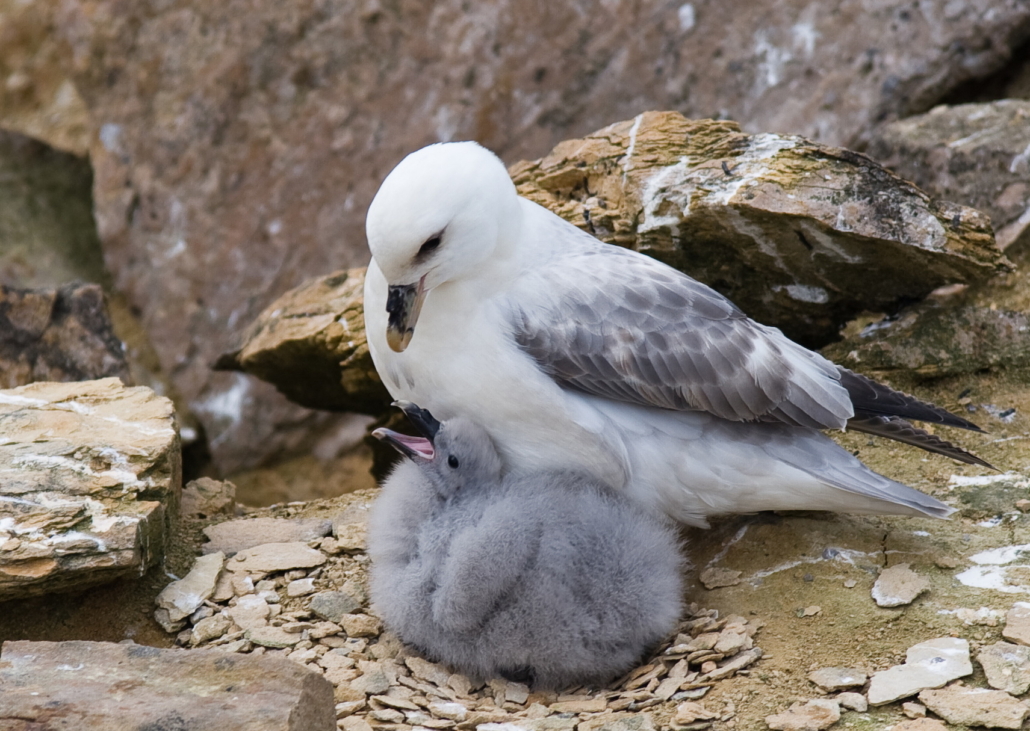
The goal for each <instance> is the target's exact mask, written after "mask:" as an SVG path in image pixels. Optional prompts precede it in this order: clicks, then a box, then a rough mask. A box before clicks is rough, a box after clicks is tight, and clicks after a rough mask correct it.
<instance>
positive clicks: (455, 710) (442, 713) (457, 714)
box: [429, 703, 469, 722]
mask: <svg viewBox="0 0 1030 731" xmlns="http://www.w3.org/2000/svg"><path fill="white" fill-rule="evenodd" d="M429 712H430V713H432V714H433V715H434V716H437V717H438V718H446V719H448V720H451V721H458V722H460V721H464V720H465V719H466V718H468V714H469V711H468V708H466V707H465V706H463V705H462V704H460V703H430V704H429Z"/></svg>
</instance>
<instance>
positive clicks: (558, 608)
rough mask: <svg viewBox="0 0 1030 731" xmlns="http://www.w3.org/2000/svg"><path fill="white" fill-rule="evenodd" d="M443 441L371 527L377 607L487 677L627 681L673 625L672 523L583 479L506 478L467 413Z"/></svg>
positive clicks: (679, 568) (389, 492) (676, 612)
mask: <svg viewBox="0 0 1030 731" xmlns="http://www.w3.org/2000/svg"><path fill="white" fill-rule="evenodd" d="M434 447H435V454H434V456H433V458H432V459H431V460H426V459H420V458H414V459H404V460H402V462H401V463H400V464H399V465H398V466H397V468H396V469H395V471H394V472H393V473H392V474H391V475H390V477H389V478H388V479H387V480H386V481H385V483H384V484H383V489H382V493H381V495H380V497H379V498H378V500H377V501H376V503H375V505H374V507H373V509H372V513H371V516H370V521H369V538H368V547H369V555H370V556H371V558H372V570H371V593H372V603H373V608H374V609H375V611H376V612H377V613H378V614H379V616H381V617H382V619H383V620H384V622H385V624H386V626H387V627H388V628H389V629H391V630H392V631H393V632H395V633H396V634H397V635H398V636H399V637H400V638H401V639H402V640H403V641H404V642H405V643H407V644H408V645H411V646H413V647H414V648H416V649H417V650H418V651H419V652H421V653H422V654H423V655H425V656H426V657H427V658H429V659H431V660H434V661H438V662H443V663H445V664H447V665H450V666H451V667H453V668H454V669H456V670H458V671H460V672H462V673H465V674H466V675H468V676H470V677H472V678H475V679H479V680H484V679H488V678H492V677H497V676H500V677H504V678H507V679H509V680H516V681H520V682H525V683H528V684H530V685H532V686H534V687H538V688H561V687H567V686H571V685H576V684H600V683H604V682H605V681H608V680H610V679H612V678H614V677H616V676H618V675H620V674H621V673H623V672H625V671H626V670H628V669H629V668H631V667H632V666H633V665H634V663H635V662H636V661H638V660H639V659H640V658H641V657H642V655H644V653H645V652H646V651H647V650H648V649H649V648H650V647H652V646H653V645H655V644H657V643H658V642H660V641H661V640H662V639H664V638H665V637H666V636H668V635H669V634H670V633H671V632H672V631H673V629H674V628H675V626H676V623H677V621H678V619H679V617H680V615H681V612H682V591H683V587H682V578H681V577H682V573H683V569H684V560H683V558H682V556H681V554H680V552H679V537H678V534H677V533H676V531H675V530H674V529H673V528H672V527H671V525H670V524H669V523H668V522H666V521H665V520H664V519H662V518H658V517H655V516H652V515H650V514H647V513H645V512H643V511H642V510H641V509H639V508H637V507H636V506H635V505H634V504H632V503H631V502H630V501H629V500H627V499H625V498H623V497H621V496H619V495H617V494H613V493H611V492H610V491H608V490H606V489H605V488H603V487H601V486H600V485H598V484H596V483H594V482H591V481H590V480H588V479H587V478H586V477H582V476H579V475H576V474H572V473H541V474H531V475H523V476H517V475H516V476H511V475H509V476H506V477H504V478H503V479H502V478H501V476H500V473H501V460H500V458H499V457H498V454H497V452H496V450H495V448H494V445H493V444H492V443H491V442H490V439H489V437H488V436H487V435H486V433H485V431H483V430H482V429H480V428H479V427H478V426H476V425H474V424H473V423H472V422H470V421H468V420H466V419H463V418H455V419H452V420H450V421H447V422H444V424H443V425H442V426H441V427H440V430H439V432H438V433H437V435H436V437H435V439H434ZM452 458H453V459H452ZM454 459H457V464H458V466H457V467H456V468H455V467H452V466H450V465H453V464H454Z"/></svg>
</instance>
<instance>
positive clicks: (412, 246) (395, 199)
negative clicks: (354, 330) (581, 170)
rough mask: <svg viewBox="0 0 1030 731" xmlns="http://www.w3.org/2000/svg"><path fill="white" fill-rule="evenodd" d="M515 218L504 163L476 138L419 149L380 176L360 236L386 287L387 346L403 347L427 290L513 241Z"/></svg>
mask: <svg viewBox="0 0 1030 731" xmlns="http://www.w3.org/2000/svg"><path fill="white" fill-rule="evenodd" d="M519 215H520V209H519V204H518V195H517V194H516V192H515V185H514V184H513V183H512V182H511V178H509V177H508V171H507V170H506V169H505V168H504V164H503V163H502V162H501V161H500V159H498V157H497V156H496V155H494V154H493V153H492V152H490V151H489V150H487V149H485V148H483V147H480V146H479V145H478V144H476V143H475V142H446V143H441V144H436V145H430V146H429V147H423V148H422V149H421V150H418V151H416V152H413V153H411V154H410V155H408V156H407V157H406V158H404V159H403V160H401V162H400V164H399V165H397V167H395V168H394V169H393V171H392V172H391V173H390V174H389V175H387V176H386V180H384V181H383V184H382V185H381V186H380V188H379V192H378V193H376V196H375V198H374V199H373V200H372V205H370V206H369V208H368V215H367V217H366V219H365V233H366V235H367V237H368V247H369V249H371V251H372V257H373V258H374V259H375V261H376V264H377V265H378V266H379V270H380V271H381V272H382V273H383V276H385V277H386V281H387V283H388V284H389V287H390V289H389V295H388V299H387V311H388V312H389V326H388V330H387V341H388V342H389V344H390V347H391V348H392V349H393V350H395V351H397V352H400V351H402V350H404V349H405V348H406V347H407V346H408V343H409V342H410V340H411V336H412V334H413V333H414V329H415V324H416V322H417V321H418V315H419V312H420V311H421V308H422V302H423V301H424V299H425V296H426V294H427V293H428V292H429V291H431V290H432V289H433V288H434V287H437V286H439V285H441V284H443V283H445V282H449V281H454V280H458V279H460V278H461V277H462V276H464V275H466V274H469V273H471V272H475V271H477V269H478V268H479V267H480V265H481V264H482V263H483V262H485V261H486V260H487V259H489V258H490V257H491V256H492V255H493V254H494V252H495V251H496V250H497V248H498V245H499V244H502V243H504V242H507V241H512V240H514V238H515V236H516V235H517V231H518V221H519Z"/></svg>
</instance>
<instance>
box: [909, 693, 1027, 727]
mask: <svg viewBox="0 0 1030 731" xmlns="http://www.w3.org/2000/svg"><path fill="white" fill-rule="evenodd" d="M919 700H920V701H922V702H923V704H924V705H926V707H927V708H929V709H930V710H931V711H933V712H934V713H936V714H937V715H938V716H940V717H941V718H943V719H944V720H945V721H947V722H948V723H952V724H956V725H959V726H986V727H987V728H1013V729H1018V728H1020V727H1021V726H1022V725H1023V721H1024V720H1025V719H1026V717H1027V715H1030V706H1027V704H1026V703H1023V702H1022V701H1019V700H1016V699H1015V698H1013V697H1012V696H1010V695H1009V694H1008V693H1005V692H1004V691H1000V690H987V689H985V688H966V687H962V686H950V687H948V688H942V689H940V690H924V691H923V692H922V693H920V694H919Z"/></svg>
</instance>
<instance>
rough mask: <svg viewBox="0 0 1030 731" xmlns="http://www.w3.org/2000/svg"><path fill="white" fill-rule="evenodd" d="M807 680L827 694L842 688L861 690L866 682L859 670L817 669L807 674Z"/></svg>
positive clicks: (864, 675) (862, 671) (863, 672)
mask: <svg viewBox="0 0 1030 731" xmlns="http://www.w3.org/2000/svg"><path fill="white" fill-rule="evenodd" d="M808 679H809V680H811V681H812V682H813V683H815V684H816V685H818V686H819V687H820V688H821V689H822V690H825V691H826V692H827V693H832V692H833V691H835V690H843V689H844V688H861V687H862V686H863V685H865V681H866V680H868V676H867V675H866V673H865V671H864V670H861V669H859V668H819V669H818V670H813V671H812V672H810V673H809V674H808Z"/></svg>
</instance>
